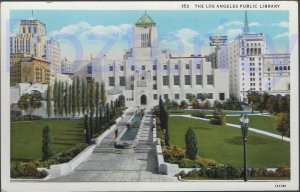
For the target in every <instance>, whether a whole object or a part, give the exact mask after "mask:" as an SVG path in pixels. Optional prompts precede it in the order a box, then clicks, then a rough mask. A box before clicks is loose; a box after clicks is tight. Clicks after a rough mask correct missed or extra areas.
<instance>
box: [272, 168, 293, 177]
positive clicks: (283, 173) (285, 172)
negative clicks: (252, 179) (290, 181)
mask: <svg viewBox="0 0 300 192" xmlns="http://www.w3.org/2000/svg"><path fill="white" fill-rule="evenodd" d="M275 172H276V173H277V175H278V177H290V174H291V170H290V168H289V167H288V166H286V165H281V166H279V167H278V168H277V169H276V171H275Z"/></svg>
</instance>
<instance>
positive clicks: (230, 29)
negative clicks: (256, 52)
mask: <svg viewBox="0 0 300 192" xmlns="http://www.w3.org/2000/svg"><path fill="white" fill-rule="evenodd" d="M144 13H145V11H144V10H132V11H129V10H119V11H118V10H114V11H104V10H84V11H80V10H34V11H33V17H34V18H35V19H39V20H40V21H42V22H43V23H45V24H46V28H47V35H48V36H50V37H53V38H54V39H56V40H57V41H58V42H59V43H60V48H61V57H62V58H67V59H68V60H82V59H89V58H90V57H91V55H92V57H94V58H95V57H101V56H102V55H104V54H106V55H108V56H109V57H117V58H121V57H122V54H123V52H124V50H125V49H129V48H131V47H132V46H131V45H132V44H131V39H132V38H131V34H132V33H131V31H132V27H134V24H135V23H136V22H137V21H138V19H139V18H140V17H141V16H142V15H143V14H144ZM147 14H148V15H149V16H150V17H151V18H152V19H153V20H154V21H155V22H156V26H157V27H158V32H159V46H160V48H164V49H169V50H170V51H171V53H172V54H173V55H181V56H187V55H191V54H202V55H206V54H209V53H211V52H213V50H214V47H210V46H209V37H210V36H214V35H228V40H229V42H230V41H231V40H233V39H234V38H235V37H237V36H238V35H239V34H240V33H241V32H242V28H243V24H244V16H245V11H232V10H231V11H225V10H224V11H220V10H216V11H215V10H201V11H193V10H192V11H191V10H186V11H185V10H178V11H176V10H174V11H170V10H167V11H162V10H150V11H147ZM30 17H32V11H31V10H12V11H11V12H10V32H11V34H10V36H12V35H15V34H16V33H18V26H19V23H20V20H22V19H29V18H30ZM248 22H249V26H250V31H251V32H254V33H263V34H265V35H267V45H268V51H269V52H271V53H285V52H287V50H288V46H289V14H288V11H267V10H251V11H248Z"/></svg>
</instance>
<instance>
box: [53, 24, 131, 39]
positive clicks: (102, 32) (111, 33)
mask: <svg viewBox="0 0 300 192" xmlns="http://www.w3.org/2000/svg"><path fill="white" fill-rule="evenodd" d="M131 28H132V25H129V24H120V25H108V26H105V25H95V26H92V25H90V24H89V23H87V22H85V21H81V22H79V23H77V24H71V25H67V26H65V27H62V28H61V29H60V30H56V31H52V32H51V33H50V34H51V35H52V36H56V35H75V36H77V37H79V38H90V39H93V38H94V39H95V38H112V37H122V36H124V35H128V33H129V31H130V29H131Z"/></svg>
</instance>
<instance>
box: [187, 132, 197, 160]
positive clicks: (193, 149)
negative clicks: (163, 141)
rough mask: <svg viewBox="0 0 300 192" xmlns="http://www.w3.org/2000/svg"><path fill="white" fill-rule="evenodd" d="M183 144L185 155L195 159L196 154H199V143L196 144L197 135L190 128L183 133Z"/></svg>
mask: <svg viewBox="0 0 300 192" xmlns="http://www.w3.org/2000/svg"><path fill="white" fill-rule="evenodd" d="M185 145H186V151H185V154H186V156H187V157H188V158H189V159H191V160H195V159H196V157H197V155H198V154H199V144H198V137H197V135H196V133H195V131H194V129H192V128H190V127H189V128H188V129H187V131H186V134H185Z"/></svg>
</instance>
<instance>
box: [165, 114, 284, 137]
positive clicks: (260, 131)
mask: <svg viewBox="0 0 300 192" xmlns="http://www.w3.org/2000/svg"><path fill="white" fill-rule="evenodd" d="M170 116H171V117H185V118H190V119H197V120H203V121H209V119H206V118H201V117H193V116H191V115H170ZM226 125H228V126H229V127H234V128H238V129H240V128H241V126H240V125H236V124H231V123H226ZM248 130H249V131H253V132H255V133H258V134H261V135H266V136H269V137H273V138H276V139H280V140H281V139H282V136H281V135H277V134H274V133H270V132H268V131H263V130H260V129H256V128H252V127H249V129H248ZM283 141H287V142H290V138H288V137H283Z"/></svg>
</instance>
